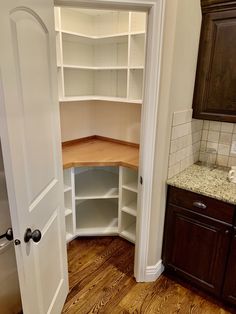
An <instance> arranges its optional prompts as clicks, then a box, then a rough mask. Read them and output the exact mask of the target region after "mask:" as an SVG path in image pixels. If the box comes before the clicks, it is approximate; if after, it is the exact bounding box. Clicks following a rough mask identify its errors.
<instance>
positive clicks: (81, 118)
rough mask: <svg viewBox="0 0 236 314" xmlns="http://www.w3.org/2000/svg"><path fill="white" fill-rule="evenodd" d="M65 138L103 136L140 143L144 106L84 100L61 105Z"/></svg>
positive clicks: (62, 128) (64, 139)
mask: <svg viewBox="0 0 236 314" xmlns="http://www.w3.org/2000/svg"><path fill="white" fill-rule="evenodd" d="M60 114H61V132H62V141H63V142H64V141H69V140H73V139H78V138H81V137H86V136H91V135H100V136H106V137H111V138H114V139H118V140H123V141H127V142H132V143H139V136H140V120H141V105H140V104H130V103H120V102H117V103H116V102H108V101H90V102H89V101H84V102H68V103H62V104H61V105H60Z"/></svg>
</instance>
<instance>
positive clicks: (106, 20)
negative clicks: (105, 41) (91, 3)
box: [61, 8, 129, 37]
mask: <svg viewBox="0 0 236 314" xmlns="http://www.w3.org/2000/svg"><path fill="white" fill-rule="evenodd" d="M128 27H129V13H128V12H125V11H122V12H120V11H107V10H106V11H103V10H89V9H86V10H85V9H75V8H61V28H62V30H65V31H71V32H77V33H80V34H83V35H85V36H94V37H95V36H97V37H98V36H106V35H113V34H117V33H125V32H128Z"/></svg>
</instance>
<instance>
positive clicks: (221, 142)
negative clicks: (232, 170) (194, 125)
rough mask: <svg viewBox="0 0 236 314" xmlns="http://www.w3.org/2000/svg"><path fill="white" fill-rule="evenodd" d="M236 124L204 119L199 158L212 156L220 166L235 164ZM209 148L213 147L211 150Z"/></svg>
mask: <svg viewBox="0 0 236 314" xmlns="http://www.w3.org/2000/svg"><path fill="white" fill-rule="evenodd" d="M234 143H236V124H235V123H227V122H216V121H204V122H203V130H202V139H201V146H200V154H199V160H200V161H206V159H207V158H210V159H211V160H212V161H213V162H214V163H215V164H216V165H219V166H227V167H231V166H235V165H236V153H235V152H234V151H233V149H232V148H233V146H234ZM209 148H210V149H213V150H211V151H210V152H209Z"/></svg>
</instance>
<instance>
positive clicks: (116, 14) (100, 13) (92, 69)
mask: <svg viewBox="0 0 236 314" xmlns="http://www.w3.org/2000/svg"><path fill="white" fill-rule="evenodd" d="M146 24H147V18H146V13H144V12H128V11H107V10H92V9H79V8H67V7H56V8H55V31H56V48H57V73H58V91H59V95H58V96H59V102H60V108H61V112H60V114H61V124H62V141H63V144H62V150H63V168H64V200H65V222H66V239H67V242H69V241H71V240H72V239H74V238H75V237H77V236H102V235H119V236H121V237H123V238H125V239H127V240H128V241H130V242H132V243H135V239H136V225H137V224H136V219H137V213H138V210H137V206H138V186H139V185H138V164H139V134H140V124H141V110H142V108H141V107H142V103H143V84H144V70H145V69H144V65H145V47H146ZM91 107H92V110H90V111H89V113H88V112H86V114H85V111H86V108H87V109H88V108H91ZM108 107H110V108H108ZM111 108H112V111H113V112H111V111H110V110H111ZM99 111H100V112H99ZM121 111H122V119H124V120H126V121H125V122H124V121H122V120H119V119H118V118H117V119H116V121H115V122H114V123H113V124H112V126H111V128H112V130H113V133H112V134H115V136H114V137H113V136H111V132H109V131H108V130H107V125H109V123H111V122H110V121H114V118H116V115H119V114H121ZM95 112H97V114H96V116H95ZM107 112H109V115H108V114H107ZM101 115H103V117H102V121H99V120H101V118H100V117H101ZM72 116H73V119H72V118H71V117H72ZM75 116H76V117H77V119H78V120H77V121H81V120H86V121H87V125H86V124H85V123H83V124H80V123H73V122H71V121H75V119H76V118H75ZM94 116H95V117H94ZM127 116H129V118H127ZM65 121H66V123H65ZM95 124H96V125H97V127H96V128H95V129H93V127H92V128H91V125H92V126H94V125H95ZM122 128H124V129H123V134H122V132H121V131H120V130H121V129H122ZM75 129H76V131H75ZM81 129H83V131H82V130H81ZM85 129H86V131H85ZM114 130H115V132H114ZM132 130H133V131H132ZM84 132H85V133H84ZM128 133H129V135H128V136H127V134H128ZM75 134H78V135H77V137H75ZM84 134H86V136H83V135H84ZM127 139H128V141H127ZM110 145H112V147H111V148H109V146H110ZM85 151H86V153H85ZM101 151H102V154H101Z"/></svg>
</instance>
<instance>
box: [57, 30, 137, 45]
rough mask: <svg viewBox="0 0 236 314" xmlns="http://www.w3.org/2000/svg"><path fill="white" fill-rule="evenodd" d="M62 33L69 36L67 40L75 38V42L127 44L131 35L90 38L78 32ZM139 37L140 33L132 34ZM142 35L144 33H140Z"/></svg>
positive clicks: (121, 34)
mask: <svg viewBox="0 0 236 314" xmlns="http://www.w3.org/2000/svg"><path fill="white" fill-rule="evenodd" d="M61 33H62V34H63V35H64V34H65V36H66V35H68V37H66V39H67V40H68V39H70V38H69V36H70V37H72V36H73V37H74V38H75V40H76V37H77V40H80V39H87V40H90V41H93V42H95V41H101V40H102V41H105V42H107V41H111V42H125V41H128V35H129V33H128V32H125V33H116V34H110V35H104V36H90V35H86V34H83V33H78V32H71V31H66V30H61ZM133 34H134V35H137V34H139V33H138V32H137V33H136V32H134V33H132V35H133ZM140 34H142V32H140Z"/></svg>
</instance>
